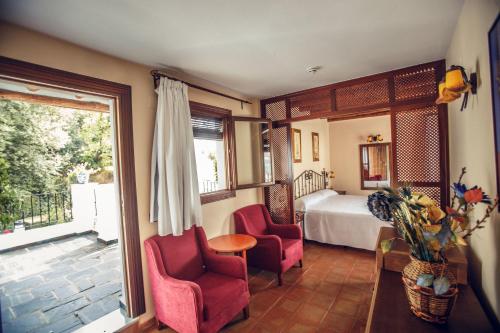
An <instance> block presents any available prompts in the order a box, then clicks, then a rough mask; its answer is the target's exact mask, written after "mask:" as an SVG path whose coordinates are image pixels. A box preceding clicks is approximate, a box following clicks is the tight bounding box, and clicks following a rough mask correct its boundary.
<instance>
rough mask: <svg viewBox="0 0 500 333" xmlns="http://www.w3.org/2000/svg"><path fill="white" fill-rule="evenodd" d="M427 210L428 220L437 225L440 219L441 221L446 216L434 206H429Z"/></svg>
mask: <svg viewBox="0 0 500 333" xmlns="http://www.w3.org/2000/svg"><path fill="white" fill-rule="evenodd" d="M427 209H428V211H429V219H430V220H431V222H433V223H437V222H439V221H441V219H443V218H444V217H445V216H446V214H445V213H444V212H443V211H442V210H441V208H439V207H438V206H434V205H433V206H429V207H427Z"/></svg>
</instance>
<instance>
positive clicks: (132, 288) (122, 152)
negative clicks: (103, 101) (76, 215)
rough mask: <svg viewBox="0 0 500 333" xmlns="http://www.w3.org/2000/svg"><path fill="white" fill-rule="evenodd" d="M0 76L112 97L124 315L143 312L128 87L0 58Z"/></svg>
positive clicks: (129, 88)
mask: <svg viewBox="0 0 500 333" xmlns="http://www.w3.org/2000/svg"><path fill="white" fill-rule="evenodd" d="M0 77H3V78H5V79H9V80H18V81H21V82H32V83H37V84H39V85H44V86H48V87H57V88H60V89H63V90H67V91H74V92H83V93H91V94H95V95H101V96H105V97H109V98H112V99H113V100H114V101H115V107H116V120H115V126H116V135H117V136H116V140H117V157H118V165H117V170H118V178H119V180H120V182H119V184H120V196H121V207H120V209H121V215H122V218H121V221H120V222H121V228H120V229H121V238H122V240H123V242H122V243H121V247H122V253H123V273H124V281H125V286H124V288H125V291H126V292H125V293H124V294H125V296H126V302H127V304H126V305H127V315H128V316H129V317H137V316H139V315H141V314H143V313H145V311H146V306H145V299H144V283H143V276H142V262H141V240H140V234H139V219H138V213H137V197H136V195H137V191H136V181H135V165H134V162H135V160H134V140H133V126H132V88H131V87H130V86H128V85H124V84H120V83H115V82H111V81H106V80H102V79H97V78H93V77H90V76H85V75H80V74H76V73H72V72H67V71H63V70H59V69H55V68H50V67H46V66H41V65H35V64H32V63H29V62H24V61H20V60H15V59H12V58H7V57H4V56H0Z"/></svg>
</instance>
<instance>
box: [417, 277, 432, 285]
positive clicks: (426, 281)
mask: <svg viewBox="0 0 500 333" xmlns="http://www.w3.org/2000/svg"><path fill="white" fill-rule="evenodd" d="M433 281H434V275H432V274H420V275H419V276H418V278H417V286H420V287H430V286H431V285H432V282H433Z"/></svg>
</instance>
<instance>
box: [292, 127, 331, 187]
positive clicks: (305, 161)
mask: <svg viewBox="0 0 500 333" xmlns="http://www.w3.org/2000/svg"><path fill="white" fill-rule="evenodd" d="M292 128H297V129H300V131H301V136H302V162H301V163H293V178H295V177H297V176H298V175H300V174H301V173H302V172H303V171H304V170H314V171H316V172H320V171H321V170H323V168H324V169H326V170H329V168H330V148H329V142H330V133H329V132H328V121H327V120H326V119H314V120H304V121H298V122H294V123H293V124H292ZM312 132H316V133H318V134H319V161H316V162H313V160H312V134H311V133H312Z"/></svg>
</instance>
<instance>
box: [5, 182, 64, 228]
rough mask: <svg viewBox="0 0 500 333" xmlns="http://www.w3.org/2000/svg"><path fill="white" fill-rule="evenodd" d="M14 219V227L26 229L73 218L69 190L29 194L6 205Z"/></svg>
mask: <svg viewBox="0 0 500 333" xmlns="http://www.w3.org/2000/svg"><path fill="white" fill-rule="evenodd" d="M6 210H7V211H9V213H10V214H11V216H13V218H14V221H15V227H16V228H19V227H22V226H24V228H25V229H26V230H29V229H34V228H40V227H45V226H48V225H53V224H58V223H66V222H71V221H72V220H73V210H72V198H71V192H70V191H60V192H51V193H40V194H31V195H28V196H25V197H23V198H22V199H20V200H19V202H18V204H16V205H13V206H10V207H6Z"/></svg>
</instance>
